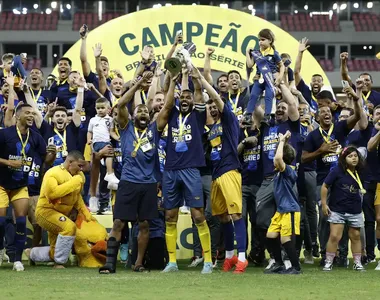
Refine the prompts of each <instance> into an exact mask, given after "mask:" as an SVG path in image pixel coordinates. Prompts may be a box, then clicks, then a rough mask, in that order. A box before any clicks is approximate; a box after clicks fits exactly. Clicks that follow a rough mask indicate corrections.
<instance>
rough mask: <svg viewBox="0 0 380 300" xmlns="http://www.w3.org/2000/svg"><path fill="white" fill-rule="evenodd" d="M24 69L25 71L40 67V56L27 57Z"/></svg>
mask: <svg viewBox="0 0 380 300" xmlns="http://www.w3.org/2000/svg"><path fill="white" fill-rule="evenodd" d="M25 67H26V68H25V69H26V70H27V71H30V70H32V69H33V68H37V69H41V59H40V58H33V57H28V61H27V63H26V65H25Z"/></svg>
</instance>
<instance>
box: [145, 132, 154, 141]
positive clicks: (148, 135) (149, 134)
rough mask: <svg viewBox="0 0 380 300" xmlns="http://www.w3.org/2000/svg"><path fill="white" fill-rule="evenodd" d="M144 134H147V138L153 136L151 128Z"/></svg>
mask: <svg viewBox="0 0 380 300" xmlns="http://www.w3.org/2000/svg"><path fill="white" fill-rule="evenodd" d="M146 135H147V137H148V138H149V139H151V138H152V137H153V132H152V130H149V131H148V133H147V134H146Z"/></svg>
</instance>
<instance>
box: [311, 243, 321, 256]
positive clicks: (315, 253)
mask: <svg viewBox="0 0 380 300" xmlns="http://www.w3.org/2000/svg"><path fill="white" fill-rule="evenodd" d="M311 252H312V254H313V256H314V257H317V258H318V257H319V256H321V254H320V253H319V245H318V244H313V246H312V251H311Z"/></svg>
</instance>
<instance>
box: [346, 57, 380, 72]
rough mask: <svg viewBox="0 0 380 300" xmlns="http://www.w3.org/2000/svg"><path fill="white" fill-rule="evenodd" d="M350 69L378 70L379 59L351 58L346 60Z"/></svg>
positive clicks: (379, 69)
mask: <svg viewBox="0 0 380 300" xmlns="http://www.w3.org/2000/svg"><path fill="white" fill-rule="evenodd" d="M347 66H348V69H349V70H350V71H358V72H360V71H369V72H376V71H380V60H378V59H353V60H349V61H348V62H347Z"/></svg>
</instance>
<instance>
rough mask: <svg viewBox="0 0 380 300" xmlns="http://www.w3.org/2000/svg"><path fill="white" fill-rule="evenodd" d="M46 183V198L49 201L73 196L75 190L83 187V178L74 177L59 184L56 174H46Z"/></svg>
mask: <svg viewBox="0 0 380 300" xmlns="http://www.w3.org/2000/svg"><path fill="white" fill-rule="evenodd" d="M44 181H45V184H44V186H45V196H46V198H47V199H48V200H49V201H51V200H55V199H59V198H62V197H64V196H66V195H68V194H71V193H72V192H74V191H75V190H77V189H80V188H81V185H82V178H81V177H80V176H73V177H72V178H71V179H70V180H69V181H67V182H65V183H63V184H58V181H57V179H55V177H54V173H50V174H46V175H45V178H44Z"/></svg>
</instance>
